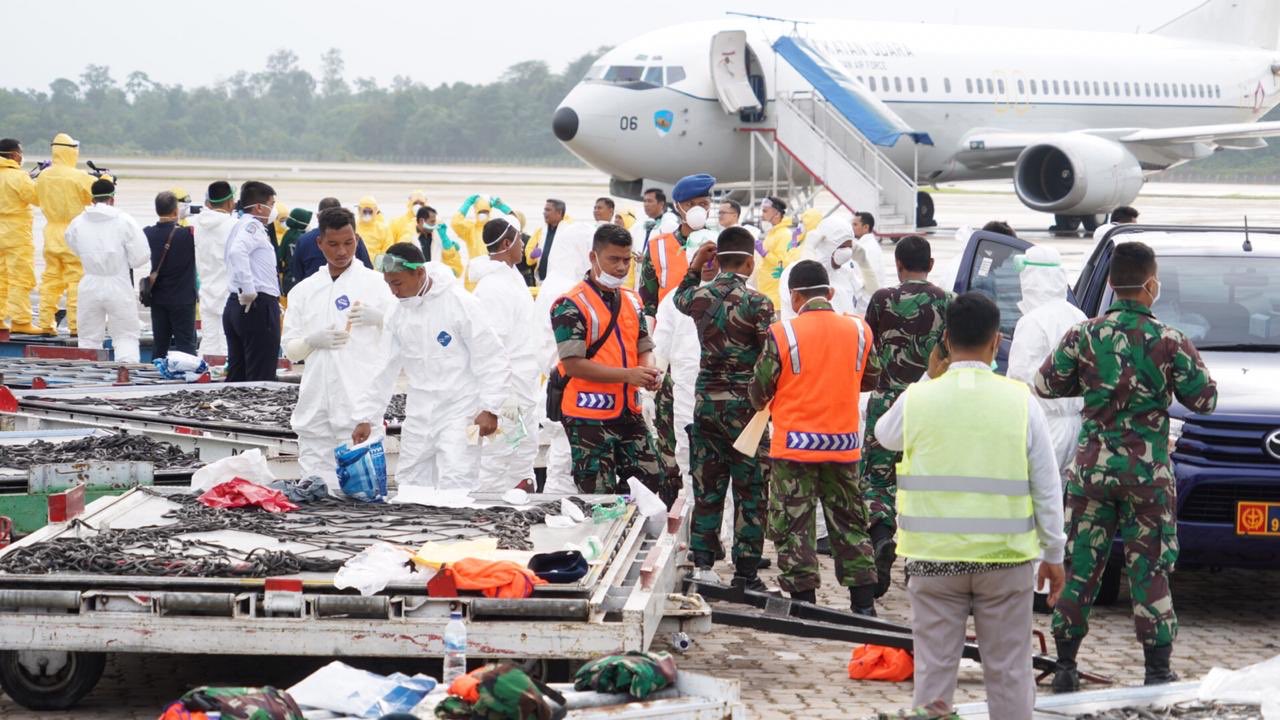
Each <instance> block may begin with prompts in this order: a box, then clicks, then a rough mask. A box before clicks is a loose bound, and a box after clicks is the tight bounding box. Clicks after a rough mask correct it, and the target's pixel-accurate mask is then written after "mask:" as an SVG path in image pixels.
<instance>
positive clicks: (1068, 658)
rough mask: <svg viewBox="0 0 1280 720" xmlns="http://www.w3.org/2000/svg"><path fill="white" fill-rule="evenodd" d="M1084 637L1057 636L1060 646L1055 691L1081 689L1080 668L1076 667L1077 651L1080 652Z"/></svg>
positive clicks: (1054, 684)
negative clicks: (1071, 638) (1069, 638)
mask: <svg viewBox="0 0 1280 720" xmlns="http://www.w3.org/2000/svg"><path fill="white" fill-rule="evenodd" d="M1082 639H1083V638H1076V639H1074V640H1068V639H1067V638H1059V637H1055V638H1054V639H1053V641H1054V643H1055V644H1056V645H1057V646H1058V669H1057V670H1056V671H1055V672H1054V673H1053V692H1055V693H1070V692H1079V690H1080V670H1079V668H1077V667H1076V653H1078V652H1080V641H1081V640H1082Z"/></svg>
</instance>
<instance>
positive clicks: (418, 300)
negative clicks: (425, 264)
mask: <svg viewBox="0 0 1280 720" xmlns="http://www.w3.org/2000/svg"><path fill="white" fill-rule="evenodd" d="M430 289H431V278H430V277H426V278H423V279H422V288H421V289H419V290H418V294H417V295H414V296H412V297H407V298H398V299H399V300H400V306H401V307H405V308H412V307H418V306H419V305H421V304H422V298H424V297H426V296H427V291H428V290H430Z"/></svg>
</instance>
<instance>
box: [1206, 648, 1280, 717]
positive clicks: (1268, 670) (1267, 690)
mask: <svg viewBox="0 0 1280 720" xmlns="http://www.w3.org/2000/svg"><path fill="white" fill-rule="evenodd" d="M1200 700H1201V701H1203V702H1223V703H1248V704H1255V705H1261V706H1262V717H1264V718H1266V720H1280V655H1277V656H1275V657H1273V658H1271V659H1270V660H1264V661H1262V662H1260V663H1257V664H1255V665H1250V666H1248V667H1244V668H1240V669H1239V670H1227V669H1225V668H1220V667H1215V668H1213V669H1212V670H1210V671H1209V674H1208V675H1205V676H1204V679H1203V680H1201V681H1200Z"/></svg>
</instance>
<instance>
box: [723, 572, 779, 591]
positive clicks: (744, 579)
mask: <svg viewBox="0 0 1280 720" xmlns="http://www.w3.org/2000/svg"><path fill="white" fill-rule="evenodd" d="M729 585H730V586H731V587H741V588H742V589H744V590H750V591H752V592H758V593H767V592H769V586H768V585H765V584H764V581H763V580H761V579H760V578H759V576H757V575H751V576H744V575H734V576H733V579H732V580H730V581H729Z"/></svg>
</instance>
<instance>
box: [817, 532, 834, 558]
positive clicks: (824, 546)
mask: <svg viewBox="0 0 1280 720" xmlns="http://www.w3.org/2000/svg"><path fill="white" fill-rule="evenodd" d="M815 545H816V547H817V550H818V554H819V555H826V556H827V557H831V538H829V537H823V538H818V542H817V543H816V544H815Z"/></svg>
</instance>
